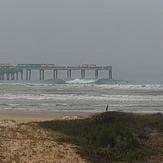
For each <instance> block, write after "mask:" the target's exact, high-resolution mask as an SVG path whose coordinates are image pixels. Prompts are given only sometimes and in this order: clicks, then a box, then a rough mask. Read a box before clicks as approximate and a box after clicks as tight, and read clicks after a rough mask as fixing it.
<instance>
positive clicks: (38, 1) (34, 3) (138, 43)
mask: <svg viewBox="0 0 163 163" xmlns="http://www.w3.org/2000/svg"><path fill="white" fill-rule="evenodd" d="M0 62H11V63H56V64H58V65H63V64H73V65H78V64H82V63H96V64H99V65H100V64H104V65H106V64H109V65H112V66H113V68H114V75H115V77H116V78H120V79H121V78H122V79H131V80H147V81H151V80H153V81H159V80H161V81H163V0H1V1H0Z"/></svg>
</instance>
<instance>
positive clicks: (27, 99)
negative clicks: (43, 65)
mask: <svg viewBox="0 0 163 163" xmlns="http://www.w3.org/2000/svg"><path fill="white" fill-rule="evenodd" d="M107 104H108V106H109V110H110V111H126V112H146V113H151V112H162V111H163V84H130V83H123V84H121V83H118V84H114V83H112V84H95V83H94V81H93V80H80V79H75V80H72V81H68V82H66V83H65V84H54V83H53V82H46V81H44V82H40V81H38V82H36V81H35V82H18V81H17V82H11V81H8V82H6V81H3V82H0V110H13V111H14V110H15V111H17V110H22V111H35V112H37V111H49V112H103V111H105V108H106V105H107Z"/></svg>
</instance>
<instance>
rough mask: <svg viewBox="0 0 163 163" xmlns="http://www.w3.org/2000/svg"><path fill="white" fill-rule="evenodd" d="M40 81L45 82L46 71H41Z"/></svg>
mask: <svg viewBox="0 0 163 163" xmlns="http://www.w3.org/2000/svg"><path fill="white" fill-rule="evenodd" d="M40 80H45V70H43V69H41V70H40Z"/></svg>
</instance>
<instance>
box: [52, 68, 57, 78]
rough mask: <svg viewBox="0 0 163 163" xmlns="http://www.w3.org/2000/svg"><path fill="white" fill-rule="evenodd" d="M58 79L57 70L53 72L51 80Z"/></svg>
mask: <svg viewBox="0 0 163 163" xmlns="http://www.w3.org/2000/svg"><path fill="white" fill-rule="evenodd" d="M56 79H58V70H55V69H54V70H53V80H56Z"/></svg>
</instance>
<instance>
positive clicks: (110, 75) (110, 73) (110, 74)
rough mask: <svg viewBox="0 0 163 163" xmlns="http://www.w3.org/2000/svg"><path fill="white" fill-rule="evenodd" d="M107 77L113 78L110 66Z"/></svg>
mask: <svg viewBox="0 0 163 163" xmlns="http://www.w3.org/2000/svg"><path fill="white" fill-rule="evenodd" d="M109 79H113V73H112V67H111V68H110V69H109Z"/></svg>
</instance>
